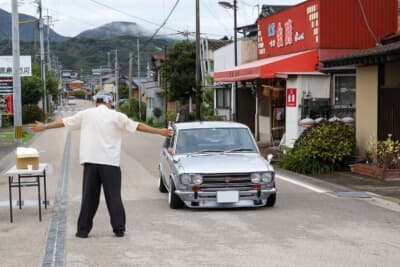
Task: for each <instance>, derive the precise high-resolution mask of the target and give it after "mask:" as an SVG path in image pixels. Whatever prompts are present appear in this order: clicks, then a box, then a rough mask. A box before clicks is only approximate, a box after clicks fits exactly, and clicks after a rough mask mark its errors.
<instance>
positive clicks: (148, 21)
mask: <svg viewBox="0 0 400 267" xmlns="http://www.w3.org/2000/svg"><path fill="white" fill-rule="evenodd" d="M89 1H91V2H93V3H96V4H98V5H100V6H103V7H105V8H108V9H111V10H114V11H115V12H118V13H121V14H124V15H125V16H128V17H131V18H135V19H139V20H142V21H144V22H146V23H149V24H152V25H155V26H160V24H159V23H155V22H153V21H150V20H148V19H144V18H141V17H138V16H135V15H132V14H129V13H127V12H125V11H122V10H119V9H116V8H114V7H112V6H109V5H106V4H103V3H101V2H99V1H96V0H89ZM165 28H166V29H169V30H171V31H178V30H176V29H173V28H170V27H165Z"/></svg>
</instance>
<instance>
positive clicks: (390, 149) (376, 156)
mask: <svg viewBox="0 0 400 267" xmlns="http://www.w3.org/2000/svg"><path fill="white" fill-rule="evenodd" d="M368 152H369V153H370V154H371V156H372V163H373V164H374V165H376V166H377V167H379V168H384V169H400V142H399V140H393V139H392V135H391V134H389V135H388V137H387V139H386V140H383V141H376V140H373V139H371V141H370V144H369V148H368Z"/></svg>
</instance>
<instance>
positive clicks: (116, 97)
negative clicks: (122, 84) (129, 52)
mask: <svg viewBox="0 0 400 267" xmlns="http://www.w3.org/2000/svg"><path fill="white" fill-rule="evenodd" d="M118 85H119V74H118V50H116V49H115V103H116V104H117V103H118V99H119V96H118Z"/></svg>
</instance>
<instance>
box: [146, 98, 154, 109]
mask: <svg viewBox="0 0 400 267" xmlns="http://www.w3.org/2000/svg"><path fill="white" fill-rule="evenodd" d="M147 108H148V109H153V98H151V97H148V98H147Z"/></svg>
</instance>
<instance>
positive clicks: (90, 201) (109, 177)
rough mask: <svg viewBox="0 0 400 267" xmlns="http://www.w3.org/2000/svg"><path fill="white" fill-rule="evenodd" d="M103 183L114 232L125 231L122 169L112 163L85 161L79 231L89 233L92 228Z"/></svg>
mask: <svg viewBox="0 0 400 267" xmlns="http://www.w3.org/2000/svg"><path fill="white" fill-rule="evenodd" d="M101 185H103V191H104V196H105V199H106V204H107V209H108V213H109V214H110V219H111V226H112V228H113V231H114V233H115V232H119V231H122V232H123V231H125V210H124V206H123V204H122V199H121V169H120V168H119V167H115V166H110V165H102V164H92V163H85V164H84V168H83V187H82V203H81V211H80V213H79V219H78V232H79V233H89V232H90V230H91V229H92V226H93V218H94V215H95V214H96V211H97V207H98V206H99V201H100V190H101Z"/></svg>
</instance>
